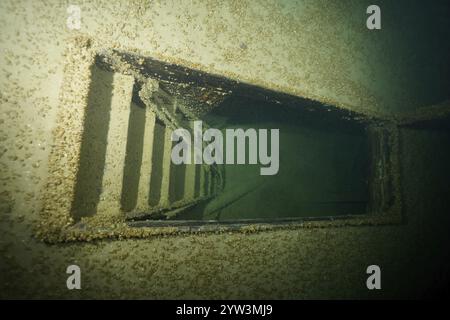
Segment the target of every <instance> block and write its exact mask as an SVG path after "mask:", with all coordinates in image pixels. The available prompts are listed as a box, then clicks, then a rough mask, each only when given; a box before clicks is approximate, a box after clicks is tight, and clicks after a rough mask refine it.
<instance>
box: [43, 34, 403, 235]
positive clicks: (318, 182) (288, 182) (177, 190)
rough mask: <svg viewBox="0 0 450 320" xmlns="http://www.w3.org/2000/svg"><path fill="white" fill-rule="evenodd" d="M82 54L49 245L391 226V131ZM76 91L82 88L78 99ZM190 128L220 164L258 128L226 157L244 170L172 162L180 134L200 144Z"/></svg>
mask: <svg viewBox="0 0 450 320" xmlns="http://www.w3.org/2000/svg"><path fill="white" fill-rule="evenodd" d="M76 43H77V45H79V44H80V42H79V41H76ZM82 43H84V42H82ZM77 45H75V46H72V47H70V48H71V50H73V51H74V52H73V53H72V54H73V56H72V57H71V59H70V63H72V64H70V65H68V66H67V68H66V69H67V72H66V79H67V80H66V81H65V83H64V87H63V90H66V91H65V94H64V95H63V98H62V101H61V110H60V114H59V120H58V125H59V126H58V127H57V129H56V131H55V132H56V133H57V134H56V136H55V141H56V142H55V148H54V150H53V153H52V155H51V161H50V164H51V168H50V171H51V172H53V175H52V176H51V177H50V183H49V186H50V187H49V189H48V192H47V199H46V205H45V208H44V211H45V212H47V213H48V214H49V219H50V218H51V219H56V220H57V221H60V220H61V221H60V223H59V224H54V223H53V220H52V224H51V225H52V226H54V227H55V228H60V229H61V230H62V231H61V230H60V231H57V232H53V231H51V232H50V231H49V233H48V235H49V237H52V239H53V237H54V235H55V234H58V232H62V234H64V236H67V238H68V239H69V238H70V239H74V238H77V237H80V238H84V237H85V236H84V234H86V233H89V232H91V233H92V232H93V234H94V235H91V236H90V237H92V236H98V237H105V236H107V237H112V236H115V235H116V234H117V235H122V234H124V233H125V234H129V235H134V236H138V237H144V236H146V235H147V234H148V235H153V234H155V232H156V233H157V234H159V233H165V232H168V233H171V232H173V230H174V229H173V227H175V228H176V230H179V231H183V230H187V231H190V230H211V229H213V230H214V229H217V228H219V229H220V230H222V229H224V228H225V229H235V228H237V229H240V228H245V227H247V226H249V227H251V226H253V225H256V224H258V225H263V226H265V227H273V226H275V227H276V226H284V225H289V226H301V225H303V224H304V223H305V222H308V223H309V222H314V221H317V222H319V223H320V222H324V221H325V223H333V222H334V221H346V222H345V223H346V224H361V223H369V224H378V223H386V222H388V221H394V220H395V221H398V217H399V215H398V213H399V212H400V198H399V197H400V192H399V190H400V189H399V179H398V158H397V156H398V154H397V152H398V133H397V125H396V124H395V123H392V122H389V121H386V120H383V119H377V118H374V117H372V116H366V115H364V114H357V113H354V112H352V111H349V110H346V109H342V108H339V107H334V106H330V105H325V104H322V103H319V102H316V101H311V100H308V99H304V98H301V97H298V96H292V95H288V94H286V93H282V92H278V91H271V90H267V89H265V88H263V87H259V86H256V85H253V84H248V83H242V82H238V81H236V80H233V79H229V78H224V77H221V76H217V75H213V74H208V73H204V72H201V71H198V70H193V69H189V68H186V67H183V66H180V65H174V64H170V63H166V62H162V61H158V60H155V59H153V58H149V57H144V56H140V55H138V54H135V53H128V52H122V51H117V50H109V49H104V50H102V51H101V52H97V51H96V52H95V53H94V54H93V55H92V60H89V59H90V58H89V55H86V53H85V51H84V50H94V48H95V47H93V46H91V45H90V42H89V41H87V42H86V43H84V45H85V47H83V46H81V47H77ZM83 48H84V49H83ZM95 50H96V49H95ZM73 62H74V63H73ZM80 68H81V69H82V71H80ZM84 74H89V77H84ZM78 82H79V83H81V84H83V86H84V88H85V89H83V90H82V91H80V90H73V89H72V84H73V83H78ZM74 102H75V103H76V104H77V106H78V107H77V108H70V107H69V106H70V105H72V104H73V103H74ZM198 122H201V123H202V124H203V130H202V131H201V132H200V142H199V144H200V146H201V147H202V152H203V151H204V150H205V149H206V148H207V147H208V145H209V143H211V141H207V140H203V141H202V138H203V134H204V133H205V131H206V130H209V129H216V133H217V132H218V133H217V134H220V135H221V136H222V137H223V145H222V148H223V149H222V150H221V152H222V153H223V154H224V160H226V153H227V150H226V149H227V145H228V144H229V143H230V141H229V139H231V138H229V137H228V131H230V130H231V131H235V130H238V129H241V130H243V132H252V134H253V133H254V139H253V138H252V139H253V141H252V143H250V140H248V139H244V145H245V148H243V149H242V150H240V149H239V148H238V147H237V146H236V143H235V147H234V150H233V149H230V150H232V153H234V158H233V160H234V163H236V162H237V158H239V154H238V153H240V152H242V151H243V152H244V153H245V157H244V158H243V159H244V161H243V162H244V163H245V164H231V163H227V162H226V161H225V163H214V164H206V163H204V162H203V163H190V164H176V163H174V161H172V149H173V148H174V146H175V145H176V144H177V141H172V134H173V133H174V132H175V131H176V130H177V129H180V128H183V129H185V130H186V132H187V134H188V136H190V137H192V138H193V141H191V142H193V143H194V144H195V139H196V137H197V136H196V131H195V128H196V123H198ZM273 129H277V130H278V133H279V140H278V147H277V144H276V143H275V142H274V141H273V140H271V139H272V136H271V130H273ZM264 131H265V132H266V134H267V138H268V139H267V140H266V141H265V143H266V144H265V146H266V147H267V149H268V152H267V154H266V156H270V155H272V154H273V153H274V151H275V150H278V152H279V154H278V157H276V160H275V158H273V157H272V158H271V162H274V161H275V162H277V165H276V167H277V170H276V173H275V174H272V175H262V174H261V172H262V168H267V167H268V166H271V165H273V163H270V164H268V163H262V160H261V153H260V149H261V146H262V145H264V143H262V142H261V141H263V140H264V139H263V140H261V139H262V136H263V135H262V132H264ZM252 134H250V136H252ZM252 137H253V136H252ZM68 141H70V142H71V143H68ZM234 142H236V140H234ZM261 143H262V144H261ZM255 145H256V148H255ZM197 147H198V146H197ZM194 149H195V148H194ZM252 152H255V153H254V154H253V155H255V159H253V160H254V161H255V163H251V164H250V162H251V161H250V160H251V159H252V157H251V153H252ZM194 153H195V151H194V150H192V154H191V155H190V157H191V162H193V160H194ZM201 155H203V153H201ZM266 160H267V159H266ZM203 161H205V159H204V156H203ZM61 177H66V178H65V179H62V178H61ZM55 195H64V196H58V197H55ZM52 217H53V218H52ZM61 217H64V219H65V220H64V219H61ZM97 217H99V219H96V218H97ZM91 221H92V222H91ZM108 221H110V222H108ZM91 224H92V226H90V225H91ZM124 225H125V226H126V228H129V229H126V230H124V229H123V226H124ZM324 225H325V224H324ZM67 226H70V227H69V229H66V228H67ZM137 227H144V229H139V231H137V230H138V229H137ZM147 227H149V228H147ZM166 227H169V228H166ZM58 230H59V229H58ZM99 230H100V231H99ZM155 230H156V231H155ZM105 232H106V233H105Z"/></svg>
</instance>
